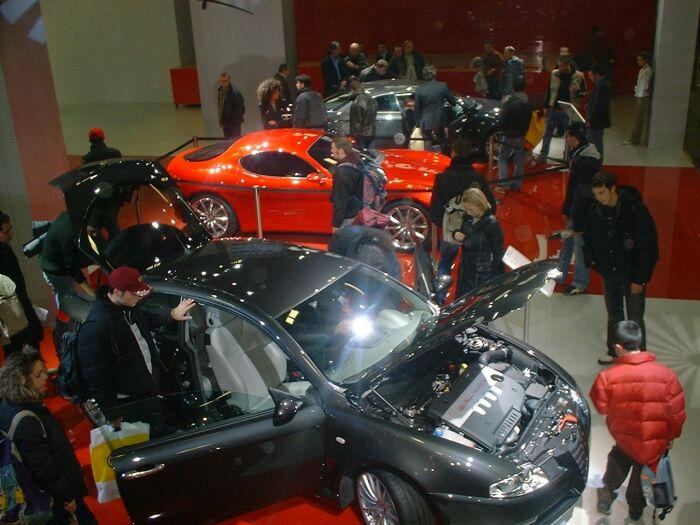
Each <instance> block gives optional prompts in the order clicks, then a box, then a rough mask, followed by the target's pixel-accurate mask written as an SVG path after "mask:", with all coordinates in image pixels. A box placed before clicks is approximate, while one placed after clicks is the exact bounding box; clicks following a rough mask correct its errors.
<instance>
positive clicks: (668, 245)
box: [45, 97, 700, 525]
mask: <svg viewBox="0 0 700 525" xmlns="http://www.w3.org/2000/svg"><path fill="white" fill-rule="evenodd" d="M631 102H632V101H631V100H629V99H626V98H622V97H618V98H616V99H615V106H614V108H613V115H614V117H613V118H614V121H615V122H623V121H624V122H631V107H632V106H631ZM251 106H252V105H251ZM253 107H254V106H253ZM62 109H63V110H64V111H63V112H62V118H63V126H64V134H65V137H66V145H67V150H68V152H69V154H70V155H79V154H83V153H84V152H85V151H84V150H86V149H87V148H86V147H85V145H86V144H87V141H86V139H85V134H86V131H87V129H88V128H89V127H92V126H96V125H100V126H102V127H104V128H105V132H106V134H107V143H108V144H109V145H110V146H114V147H117V148H119V149H121V150H122V152H123V154H124V155H127V156H143V155H148V156H158V155H161V154H163V153H165V152H166V151H168V150H169V149H171V148H172V147H175V146H176V145H178V144H180V143H182V142H184V141H185V140H187V139H188V138H191V137H192V135H196V134H201V133H202V130H201V118H200V112H199V109H198V108H189V107H185V108H180V109H177V110H176V109H174V108H172V107H170V108H166V107H165V106H164V105H163V107H161V108H153V107H151V106H144V107H140V108H138V111H135V112H134V113H133V115H132V116H131V117H128V118H127V117H126V116H125V115H126V114H128V112H127V111H125V109H124V108H114V107H111V108H110V107H103V108H102V109H99V108H89V109H85V108H83V109H80V108H71V109H67V108H62ZM135 109H136V108H135ZM174 112H175V113H174ZM158 114H160V115H162V116H161V118H160V120H159V119H156V120H159V121H157V122H153V121H152V120H151V119H150V118H145V116H146V115H150V116H151V117H153V116H154V115H158ZM139 115H140V116H139ZM97 117H100V118H101V120H100V118H97ZM256 117H257V115H254V116H251V117H250V118H249V121H253V120H255V121H256V123H257V120H258V119H257V118H256ZM628 117H629V118H628ZM252 129H253V126H251V128H250V130H252ZM628 129H629V128H628V127H626V126H620V127H617V128H613V129H611V130H609V131H608V132H606V146H605V147H606V151H605V157H606V159H605V160H606V166H607V167H608V168H609V170H610V171H612V172H614V173H616V174H617V175H618V178H619V181H620V183H621V184H630V185H633V186H635V187H637V188H639V189H640V190H641V191H642V193H643V198H644V201H645V202H646V203H647V205H648V206H649V208H650V210H651V213H652V215H653V216H654V218H655V220H656V223H657V227H658V230H659V248H660V252H661V260H660V261H659V264H658V265H657V268H656V271H655V273H654V277H653V279H652V281H651V283H650V284H649V289H648V296H649V299H648V301H647V310H646V316H645V319H646V321H647V332H648V348H649V350H651V351H653V352H655V353H656V354H657V355H658V358H659V360H660V361H661V362H662V363H664V364H666V365H668V366H670V367H672V368H673V369H674V370H675V371H676V372H677V373H678V375H679V377H680V379H681V381H682V383H683V386H684V388H685V394H686V409H687V411H688V420H687V422H686V424H685V427H684V431H683V435H682V437H681V438H680V439H678V440H677V442H676V443H675V444H674V449H673V451H672V454H671V456H672V458H673V462H674V475H675V479H676V490H677V495H678V496H679V501H678V505H677V506H676V509H675V510H674V511H673V512H672V513H671V514H670V515H669V516H668V517H667V518H666V520H665V521H664V523H668V524H671V525H690V524H695V523H697V522H698V518H697V516H698V515H699V514H700V493H699V492H698V490H697V487H698V486H700V456H699V455H698V454H697V451H696V446H695V445H696V440H697V439H698V438H700V384H699V377H698V376H699V374H698V372H699V371H700V317H699V315H698V311H700V310H699V309H700V279H698V277H697V269H696V267H697V261H699V260H700V237H699V233H698V232H700V214H699V213H698V202H700V174H699V173H698V171H697V170H696V169H695V168H693V167H692V165H691V163H690V161H689V159H688V157H687V156H686V155H685V154H683V153H675V152H670V153H669V152H663V151H649V150H648V149H646V148H643V147H632V146H622V145H621V143H622V140H624V139H625V138H626V134H627V132H628ZM557 147H558V148H559V149H558V150H557V149H556V148H557ZM561 147H562V140H561V139H555V141H554V142H553V147H552V155H553V156H557V154H558V153H560V152H561ZM564 179H565V175H562V174H546V175H539V176H535V177H532V178H530V179H528V180H526V181H525V183H524V185H523V191H522V192H518V193H508V194H506V195H505V196H503V197H501V200H502V202H501V205H500V206H499V209H498V213H497V215H498V217H499V219H500V220H501V222H502V224H503V226H504V230H505V232H506V242H507V243H509V244H513V245H514V246H516V247H517V248H518V249H519V250H521V251H522V252H523V253H525V254H526V255H527V256H528V257H530V258H541V257H551V256H555V255H556V253H557V251H558V249H559V246H560V242H558V241H547V239H546V237H547V235H548V234H549V233H551V232H552V231H553V230H556V229H559V228H561V227H562V226H563V223H562V218H561V215H560V213H559V209H560V206H561V202H562V199H563V193H564ZM275 238H279V236H275ZM293 240H294V241H295V242H304V241H305V239H303V238H297V237H295V238H294V239H293ZM306 241H307V242H310V244H318V245H321V244H323V242H325V239H323V238H318V237H317V238H313V239H311V238H309V239H306ZM528 313H529V315H528V327H527V333H528V336H529V337H528V342H530V343H531V344H533V345H534V346H536V347H537V348H539V349H541V350H542V351H543V352H545V353H547V354H548V355H550V356H551V357H553V358H554V359H555V360H556V361H557V362H559V363H560V364H561V365H562V366H563V367H564V368H565V369H566V370H567V371H569V372H570V373H571V374H572V375H573V376H574V377H575V378H576V380H577V382H578V383H579V385H580V387H581V388H582V389H583V390H584V391H586V392H587V391H588V390H589V389H590V386H591V384H592V382H593V380H594V378H595V375H596V374H597V373H598V372H599V371H600V370H601V369H602V367H601V366H600V365H598V364H597V362H596V360H597V358H598V357H599V356H600V355H601V354H602V353H603V352H604V341H605V336H604V330H605V307H604V303H603V298H602V296H601V295H600V284H599V279H598V278H597V276H594V277H593V279H592V283H591V287H590V288H589V290H588V292H587V293H585V294H582V295H578V296H573V297H567V296H564V295H563V294H561V293H555V294H554V296H553V297H551V298H546V297H545V296H543V295H539V296H537V297H536V298H534V299H533V300H532V301H531V303H530V306H529V311H528ZM523 322H524V315H523V312H516V313H513V314H511V315H509V316H507V317H505V318H504V319H501V320H498V321H496V322H495V323H493V326H495V327H496V328H499V329H502V330H504V331H506V332H508V333H512V334H514V335H516V336H517V337H522V336H523V333H524V328H525V327H524V326H523ZM45 353H46V351H45ZM51 406H52V408H53V409H54V410H56V411H57V415H58V416H59V417H60V418H61V419H62V421H63V422H64V423H65V424H66V426H67V428H68V429H69V433H70V435H71V438H72V439H73V440H74V444H75V446H76V449H77V450H78V455H79V458H80V460H81V462H82V463H83V464H84V465H89V458H88V454H87V450H86V447H87V443H86V438H85V435H86V431H87V427H86V426H85V422H84V421H81V420H80V418H79V417H76V413H75V410H74V409H73V408H72V407H70V406H68V405H66V404H65V403H64V402H63V401H61V400H59V399H56V398H53V399H52V400H51ZM611 445H612V439H611V438H610V436H609V434H608V432H607V429H606V427H605V422H604V420H603V418H601V417H600V416H598V415H596V414H594V415H593V425H592V436H591V463H590V471H589V479H588V488H587V489H586V491H585V492H584V494H583V497H582V498H581V500H580V501H579V503H578V504H577V506H576V507H575V508H574V512H573V516H572V517H571V519H570V520H569V523H571V524H576V525H583V524H591V523H596V524H600V525H604V524H608V523H609V524H616V523H624V522H625V517H626V516H627V506H626V504H625V503H624V498H623V496H622V495H621V496H620V497H619V498H618V500H617V501H615V502H614V504H613V506H612V514H611V515H610V516H603V515H601V514H598V513H597V512H596V508H595V507H596V492H595V487H598V486H600V485H601V478H602V474H603V472H604V469H605V461H606V455H607V452H608V450H609V449H610V447H611ZM88 469H89V466H88ZM620 493H621V494H622V493H624V488H623V490H621V491H620ZM232 497H235V495H233V494H232ZM89 504H90V506H91V507H92V508H93V510H94V511H95V512H96V513H97V515H98V517H99V520H100V523H103V524H114V525H117V524H119V525H121V524H125V523H128V519H127V517H126V514H125V512H124V510H123V508H122V507H121V506H120V504H119V503H118V502H117V503H112V504H108V505H99V504H97V503H96V502H95V501H94V499H92V498H90V500H89ZM225 523H227V524H259V525H262V524H265V525H275V524H280V525H281V524H285V525H287V524H308V523H314V524H335V523H343V524H351V523H352V524H356V523H360V519H359V516H358V514H357V513H356V511H355V510H354V509H352V508H351V509H347V510H345V511H343V512H340V511H338V510H337V509H335V508H333V507H329V506H326V505H325V504H323V503H319V502H317V501H315V500H313V499H303V498H298V499H294V500H289V501H286V502H283V503H280V504H277V505H274V506H271V507H268V508H266V509H263V510H260V511H257V512H254V513H251V514H248V515H245V516H241V517H238V518H236V519H232V520H228V521H226V522H225ZM636 523H646V524H650V523H652V518H651V511H650V510H649V509H646V510H645V513H644V516H643V518H642V519H640V520H639V521H638V522H636Z"/></svg>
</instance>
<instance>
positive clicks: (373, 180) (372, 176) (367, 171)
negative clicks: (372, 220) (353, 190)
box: [357, 159, 387, 211]
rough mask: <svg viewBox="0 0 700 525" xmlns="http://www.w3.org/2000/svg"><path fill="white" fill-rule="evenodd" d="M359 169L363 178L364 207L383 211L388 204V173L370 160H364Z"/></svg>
mask: <svg viewBox="0 0 700 525" xmlns="http://www.w3.org/2000/svg"><path fill="white" fill-rule="evenodd" d="M357 169H358V170H359V172H360V175H361V176H362V207H363V208H370V209H372V210H375V211H382V208H383V207H384V203H385V202H386V196H387V191H386V183H387V178H386V173H384V170H383V169H382V168H381V167H379V166H378V165H377V164H375V163H374V162H372V161H369V160H364V159H363V160H362V161H361V162H360V163H359V164H358V166H357Z"/></svg>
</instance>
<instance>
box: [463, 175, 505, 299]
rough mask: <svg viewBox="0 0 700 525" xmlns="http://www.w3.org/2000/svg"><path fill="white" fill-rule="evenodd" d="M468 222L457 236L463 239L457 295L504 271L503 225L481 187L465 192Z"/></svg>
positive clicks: (466, 219) (464, 199)
mask: <svg viewBox="0 0 700 525" xmlns="http://www.w3.org/2000/svg"><path fill="white" fill-rule="evenodd" d="M462 206H463V207H464V209H465V210H466V212H467V213H466V214H465V216H464V222H463V223H462V227H461V228H460V230H459V231H456V232H454V234H453V235H454V238H455V239H456V240H457V241H460V242H461V243H462V262H461V264H460V267H459V280H458V281H457V297H459V296H460V295H464V294H465V293H467V292H470V291H471V290H473V289H475V288H477V287H479V286H481V285H482V284H484V283H485V282H486V281H488V280H489V279H491V278H492V277H494V276H496V275H499V274H501V273H503V271H504V267H503V261H502V259H503V229H502V228H501V225H500V224H499V222H498V219H496V216H495V215H494V214H493V212H492V211H491V205H490V204H489V201H488V200H487V199H486V195H484V193H483V192H482V191H481V190H480V189H478V188H469V189H467V190H465V192H464V193H463V194H462Z"/></svg>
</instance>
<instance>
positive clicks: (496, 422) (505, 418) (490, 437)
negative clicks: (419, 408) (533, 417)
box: [428, 364, 525, 449]
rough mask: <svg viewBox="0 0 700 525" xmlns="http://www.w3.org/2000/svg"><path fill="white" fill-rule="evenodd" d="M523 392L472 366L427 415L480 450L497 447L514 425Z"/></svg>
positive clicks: (508, 381)
mask: <svg viewBox="0 0 700 525" xmlns="http://www.w3.org/2000/svg"><path fill="white" fill-rule="evenodd" d="M524 402H525V391H524V390H523V387H522V386H521V385H520V383H518V382H517V381H515V380H514V379H512V378H510V377H508V376H506V375H504V374H503V373H501V372H499V371H498V370H495V369H493V368H491V367H489V366H483V365H480V364H473V365H472V366H470V367H469V368H468V369H467V370H466V371H465V372H464V373H463V374H461V375H460V376H459V377H457V379H455V380H454V382H453V383H452V385H451V389H450V391H449V392H446V393H443V394H440V395H438V396H436V397H435V398H433V399H432V401H431V402H430V404H429V405H428V414H429V416H430V417H432V418H433V419H436V420H439V421H441V422H442V423H444V424H446V425H447V426H449V427H452V428H453V429H454V430H458V431H461V432H462V433H464V434H466V435H467V436H468V437H469V438H470V439H472V440H474V441H476V442H477V443H479V444H481V445H482V446H484V447H487V448H489V449H494V448H495V447H497V446H499V445H501V444H502V443H503V442H504V441H505V439H506V438H507V437H508V435H509V434H510V433H511V432H512V430H513V428H514V427H515V425H517V424H518V422H519V421H520V417H521V411H520V408H521V407H522V406H523V403H524Z"/></svg>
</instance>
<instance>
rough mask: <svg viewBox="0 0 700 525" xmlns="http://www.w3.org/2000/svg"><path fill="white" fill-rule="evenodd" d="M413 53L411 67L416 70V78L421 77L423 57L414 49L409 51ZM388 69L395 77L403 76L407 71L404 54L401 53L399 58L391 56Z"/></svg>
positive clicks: (423, 65) (423, 64)
mask: <svg viewBox="0 0 700 525" xmlns="http://www.w3.org/2000/svg"><path fill="white" fill-rule="evenodd" d="M411 55H413V68H414V69H415V70H416V76H417V77H418V80H420V79H422V78H423V68H424V67H425V58H423V55H422V54H420V53H419V52H418V51H416V50H415V49H414V50H413V52H412V53H411ZM389 71H391V72H392V73H395V75H393V76H395V77H397V76H398V77H405V76H406V73H407V72H408V64H407V63H406V55H401V57H399V58H392V59H391V61H390V62H389Z"/></svg>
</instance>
